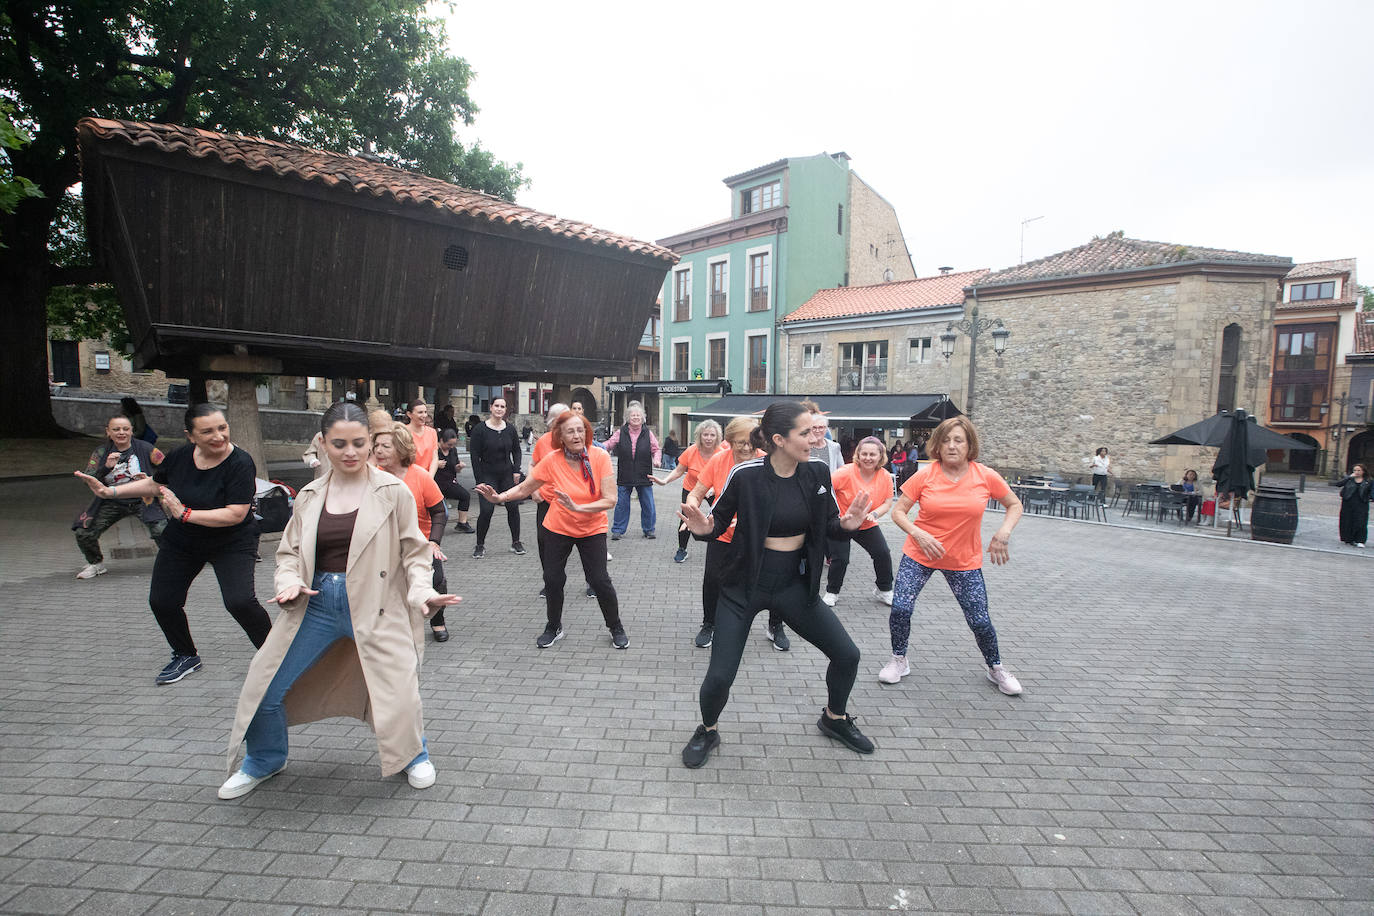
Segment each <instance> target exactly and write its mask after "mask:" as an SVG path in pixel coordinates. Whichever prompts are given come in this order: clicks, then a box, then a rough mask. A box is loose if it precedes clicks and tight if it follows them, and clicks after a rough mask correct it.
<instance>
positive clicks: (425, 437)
mask: <svg viewBox="0 0 1374 916" xmlns="http://www.w3.org/2000/svg"><path fill="white" fill-rule="evenodd" d="M405 424H406V429H408V430H409V431H410V438H411V439H412V440H413V441H414V442H415V464H416V466H418V467H419V468H420V470H422V471H424V472H425V473H426V474H428V475H429V476H430V479H433V478H434V474H435V472H436V471H438V470H439V434H438V433H436V432H435V431H434V427H433V426H430V425H429V405H428V404H426V403H425V399H424V398H416V399H415V400H413V401H411V402H410V404H409V405H407V406H406V420H405Z"/></svg>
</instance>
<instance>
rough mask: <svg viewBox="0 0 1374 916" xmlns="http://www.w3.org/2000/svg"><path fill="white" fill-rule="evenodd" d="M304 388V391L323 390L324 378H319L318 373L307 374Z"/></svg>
mask: <svg viewBox="0 0 1374 916" xmlns="http://www.w3.org/2000/svg"><path fill="white" fill-rule="evenodd" d="M305 390H306V391H323V390H324V379H323V378H321V377H320V376H318V375H307V376H306V377H305Z"/></svg>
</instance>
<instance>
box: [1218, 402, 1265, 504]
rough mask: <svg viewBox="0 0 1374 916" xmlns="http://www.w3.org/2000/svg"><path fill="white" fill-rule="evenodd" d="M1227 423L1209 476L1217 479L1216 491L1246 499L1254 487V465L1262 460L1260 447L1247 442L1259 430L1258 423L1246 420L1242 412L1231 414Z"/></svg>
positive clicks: (1261, 462) (1262, 461) (1262, 454)
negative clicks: (1228, 426)
mask: <svg viewBox="0 0 1374 916" xmlns="http://www.w3.org/2000/svg"><path fill="white" fill-rule="evenodd" d="M1230 425H1231V428H1230V431H1229V432H1228V433H1227V435H1226V438H1225V439H1224V440H1223V441H1222V443H1221V452H1220V454H1218V455H1217V460H1216V463H1215V464H1213V465H1212V478H1213V479H1214V480H1215V481H1216V482H1217V492H1218V493H1230V494H1232V495H1233V496H1235V497H1237V498H1239V499H1246V498H1247V497H1249V495H1250V491H1251V490H1253V489H1254V488H1255V468H1256V467H1257V466H1258V465H1260V464H1263V463H1264V449H1263V448H1256V447H1254V446H1252V445H1251V434H1252V433H1254V432H1256V431H1259V426H1258V425H1255V424H1252V423H1250V422H1249V418H1248V417H1246V415H1245V411H1243V410H1237V411H1236V412H1235V413H1234V414H1232V415H1231V417H1230Z"/></svg>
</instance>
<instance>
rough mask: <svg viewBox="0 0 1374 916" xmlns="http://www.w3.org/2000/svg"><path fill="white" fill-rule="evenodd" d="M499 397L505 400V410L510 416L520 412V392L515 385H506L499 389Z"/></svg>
mask: <svg viewBox="0 0 1374 916" xmlns="http://www.w3.org/2000/svg"><path fill="white" fill-rule="evenodd" d="M501 397H503V398H505V400H506V410H508V411H509V412H510V413H511V414H517V413H519V412H520V391H519V389H518V388H517V387H516V386H515V385H507V386H506V387H505V388H502V389H501Z"/></svg>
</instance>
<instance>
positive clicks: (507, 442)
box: [468, 398, 525, 560]
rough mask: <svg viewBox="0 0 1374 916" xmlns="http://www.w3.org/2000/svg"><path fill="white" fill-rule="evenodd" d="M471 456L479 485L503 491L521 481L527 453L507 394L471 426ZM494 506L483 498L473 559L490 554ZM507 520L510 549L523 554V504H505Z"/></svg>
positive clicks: (469, 448) (495, 399) (479, 508)
mask: <svg viewBox="0 0 1374 916" xmlns="http://www.w3.org/2000/svg"><path fill="white" fill-rule="evenodd" d="M468 457H469V458H470V459H471V460H472V476H473V478H474V479H475V480H476V482H477V484H478V485H479V486H480V485H481V484H486V485H487V486H489V487H491V488H492V489H493V490H495V491H496V492H498V493H500V492H502V491H505V490H509V489H510V488H511V487H513V486H515V485H516V484H517V483H518V482H519V481H520V478H521V472H520V465H521V463H522V462H523V461H524V458H525V453H524V451H523V450H522V449H521V448H520V437H519V436H518V435H516V433H515V428H514V427H512V426H511V425H510V424H509V423H507V422H506V399H505V398H494V399H493V400H492V402H491V413H490V414H489V416H488V417H487V419H486V421H485V422H482V423H478V424H477V425H476V426H474V427H473V428H472V438H471V441H470V442H469V445H468ZM494 510H495V504H494V503H492V502H490V501H489V500H482V504H481V506H479V507H478V514H477V546H476V547H474V548H472V558H473V559H474V560H480V559H482V557H484V556H486V554H487V547H486V545H487V531H488V530H489V529H490V528H491V514H492V512H493V511H494ZM506 522H507V523H508V524H509V525H510V549H511V552H512V553H515V554H518V555H519V556H524V555H525V545H524V544H521V543H520V507H519V506H517V505H516V504H515V503H514V502H510V503H508V504H507V505H506Z"/></svg>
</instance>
